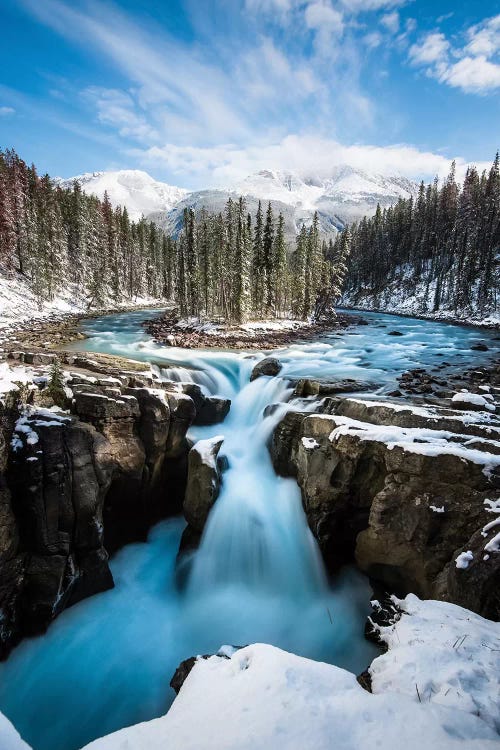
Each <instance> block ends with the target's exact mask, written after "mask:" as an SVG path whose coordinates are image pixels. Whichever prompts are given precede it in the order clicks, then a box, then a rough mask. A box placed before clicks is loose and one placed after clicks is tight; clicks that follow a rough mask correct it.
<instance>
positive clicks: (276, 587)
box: [0, 311, 499, 750]
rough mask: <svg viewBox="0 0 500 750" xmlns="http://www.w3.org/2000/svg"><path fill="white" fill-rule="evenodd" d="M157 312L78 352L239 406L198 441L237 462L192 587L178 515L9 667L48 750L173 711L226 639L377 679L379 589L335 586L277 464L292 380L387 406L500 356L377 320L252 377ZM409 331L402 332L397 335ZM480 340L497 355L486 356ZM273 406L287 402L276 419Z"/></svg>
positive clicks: (196, 561)
mask: <svg viewBox="0 0 500 750" xmlns="http://www.w3.org/2000/svg"><path fill="white" fill-rule="evenodd" d="M151 314H152V312H151V311H142V312H139V313H138V312H133V313H121V314H119V315H111V316H105V317H102V318H96V319H93V320H90V321H87V322H86V323H85V324H84V326H83V328H84V331H85V332H86V333H87V334H88V337H89V338H87V339H86V340H85V341H83V342H76V343H75V344H74V345H73V346H74V348H75V349H80V350H84V351H88V352H92V351H94V352H107V353H112V354H119V355H123V356H126V357H129V358H132V359H137V360H141V361H148V362H151V363H152V364H153V368H154V371H155V373H156V375H157V376H158V378H166V379H175V380H179V381H186V380H187V381H191V382H196V383H199V384H200V385H201V386H202V387H203V388H204V389H206V391H207V392H209V393H211V394H214V395H215V394H216V395H220V396H224V397H226V398H231V400H232V406H231V410H230V413H229V415H228V417H227V418H226V420H225V421H224V422H223V423H222V424H218V425H215V426H211V427H203V428H200V427H198V428H192V429H191V431H190V433H189V436H190V437H191V438H192V439H194V440H196V439H199V438H206V437H212V436H215V435H223V436H224V443H223V446H222V449H221V454H222V455H223V456H225V457H226V458H227V465H228V468H227V469H226V471H225V473H224V478H223V484H222V490H221V494H220V496H219V499H218V500H217V502H216V504H215V506H214V508H213V510H212V512H211V515H210V518H209V521H208V523H207V526H206V529H205V533H204V535H203V538H202V542H201V546H200V548H199V550H198V551H197V552H196V553H194V554H193V555H192V557H191V558H190V559H188V560H186V561H185V562H184V565H185V566H188V567H189V577H188V583H187V584H185V585H184V586H179V580H180V579H182V578H184V577H183V576H179V571H178V570H177V569H176V555H177V552H178V548H179V541H180V537H181V534H182V531H183V528H184V526H185V523H184V521H183V520H182V519H180V518H175V519H169V520H166V521H163V522H161V523H159V524H158V525H157V526H155V527H154V528H153V529H152V530H151V533H150V535H149V539H148V541H147V542H146V543H139V544H131V545H128V546H127V547H125V548H123V549H122V550H121V551H120V552H119V553H118V554H116V556H115V557H114V559H113V560H112V563H111V567H112V571H113V576H114V580H115V584H116V586H115V588H114V589H113V590H111V591H107V592H105V593H103V594H99V595H97V596H94V597H92V598H90V599H87V600H85V601H83V602H81V603H80V604H78V605H76V606H74V607H72V608H71V609H69V610H67V611H66V612H64V613H63V614H62V615H61V616H60V617H59V618H58V619H57V620H56V621H55V622H54V624H53V625H52V626H51V627H50V629H49V631H48V632H47V633H46V634H45V635H43V636H41V637H38V638H33V639H30V640H26V641H24V642H23V643H22V644H21V645H20V646H18V647H17V648H16V649H15V651H14V652H13V654H12V655H11V656H10V658H9V659H8V661H7V662H5V663H4V664H1V665H0V710H1V711H2V712H4V713H5V714H6V715H7V716H8V718H9V719H10V720H11V721H12V722H13V723H14V725H15V726H16V728H17V729H18V730H19V731H20V733H21V735H22V736H23V737H24V739H26V741H27V742H28V743H30V744H31V745H32V747H33V748H34V750H76V749H77V748H79V747H81V746H83V745H84V744H86V743H87V742H89V741H90V740H92V739H94V738H95V737H98V736H102V735H105V734H107V733H109V732H111V731H114V730H116V729H118V728H121V727H123V726H127V725H130V724H134V723H137V722H139V721H144V720H148V719H151V718H153V717H156V716H159V715H161V714H162V713H165V711H166V710H167V709H168V706H169V705H170V703H171V701H172V699H173V697H174V695H173V691H172V690H171V688H170V687H169V681H170V678H171V676H172V674H173V672H174V671H175V668H176V667H177V665H178V664H179V662H180V661H181V660H182V659H185V658H187V657H189V656H192V655H195V654H203V653H213V652H215V651H217V650H218V649H219V647H220V646H222V645H224V644H233V645H245V644H248V643H255V642H259V641H262V642H266V643H272V644H274V645H276V646H279V647H281V648H284V649H287V650H290V651H293V652H295V653H297V654H301V655H304V656H307V657H311V658H313V659H319V660H322V661H327V662H330V663H333V664H337V665H339V666H342V667H345V668H347V669H350V670H351V671H353V672H356V673H359V672H361V671H363V670H364V669H365V668H366V666H367V665H368V663H369V662H370V661H371V660H372V659H373V657H374V656H375V655H376V653H377V651H376V649H375V647H374V646H373V645H371V644H370V643H368V642H367V641H366V640H365V639H364V637H363V628H364V621H365V618H366V615H367V613H368V609H369V607H368V603H369V599H370V595H371V588H370V586H369V583H368V581H367V580H366V579H365V578H364V577H363V576H361V575H360V574H359V573H358V572H357V571H355V570H354V569H345V570H344V571H342V572H341V573H340V575H339V576H337V577H336V578H335V580H333V581H330V580H328V579H327V577H326V574H325V571H324V569H323V565H322V561H321V559H320V555H319V552H318V549H317V546H316V543H315V541H314V539H313V537H312V535H311V533H310V531H309V529H308V527H307V523H306V519H305V515H304V513H303V510H302V506H301V500H300V492H299V489H298V487H297V485H296V483H295V482H294V481H293V480H290V479H283V478H280V477H277V476H276V475H275V473H274V471H273V468H272V465H271V461H270V458H269V455H268V450H267V441H268V438H269V436H270V434H271V432H272V430H273V429H274V426H275V425H276V423H277V421H278V420H279V419H280V418H281V416H282V415H283V414H284V413H285V411H286V409H289V408H299V407H300V408H304V404H303V403H302V404H299V403H294V402H290V395H291V389H290V387H289V383H288V380H287V378H296V377H305V376H309V377H318V376H320V377H322V378H329V377H331V378H332V379H337V378H355V379H360V380H364V381H370V382H372V383H376V384H377V386H378V390H377V391H376V392H375V393H374V394H373V393H372V395H375V396H376V397H380V394H383V393H384V392H387V391H389V390H391V389H393V388H394V387H395V385H396V382H395V379H396V377H397V375H398V374H400V373H401V372H403V371H404V370H407V369H410V368H415V367H425V368H429V369H430V368H432V367H436V366H438V365H439V364H440V363H443V362H447V363H449V364H450V365H451V366H453V367H456V368H458V369H465V368H466V367H472V366H474V364H475V363H477V364H479V363H481V364H484V362H485V361H486V360H487V359H488V357H489V356H490V355H492V354H495V355H497V354H498V343H499V342H498V340H497V338H496V334H495V332H491V331H482V330H478V329H474V328H467V327H463V326H455V325H449V324H444V323H435V322H432V321H423V320H416V319H411V318H398V317H395V316H391V315H382V314H369V313H362V314H361V315H362V317H363V318H364V319H365V320H366V321H367V323H368V325H363V326H353V327H352V328H350V329H348V330H347V331H340V332H337V331H335V332H332V333H331V334H324V335H322V336H321V338H320V339H318V340H317V341H315V342H311V343H307V344H298V345H293V346H289V347H287V348H286V349H283V350H281V351H278V352H273V354H275V355H276V356H277V357H279V359H280V360H281V361H282V363H283V370H282V372H281V373H280V377H279V378H265V377H263V378H259V379H258V380H255V381H254V382H252V383H250V373H251V370H252V368H253V366H254V365H255V363H256V361H257V359H258V358H260V357H261V356H262V355H258V354H257V355H256V354H255V353H251V354H249V353H245V352H234V351H220V350H217V351H216V350H206V351H205V350H183V349H176V348H165V347H161V346H159V345H156V344H155V343H154V342H153V341H152V340H151V338H150V337H149V336H148V335H147V334H146V332H145V331H144V329H143V328H142V327H141V325H140V324H141V322H142V321H143V320H144V319H145V318H147V317H151ZM394 330H397V331H398V332H400V333H401V334H402V335H400V336H390V335H388V334H389V332H391V331H394ZM479 341H481V342H484V343H486V344H487V345H488V347H489V351H488V352H477V351H474V350H472V349H471V346H473V345H474V344H476V343H478V342H479ZM269 404H278V407H277V409H276V410H274V412H273V414H272V415H271V416H268V417H264V410H265V407H266V406H268V405H269Z"/></svg>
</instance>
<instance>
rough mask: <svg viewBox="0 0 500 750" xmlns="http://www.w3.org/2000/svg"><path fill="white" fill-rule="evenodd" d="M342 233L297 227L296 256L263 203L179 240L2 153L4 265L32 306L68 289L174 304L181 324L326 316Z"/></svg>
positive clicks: (200, 223) (235, 209) (203, 219)
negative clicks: (333, 236)
mask: <svg viewBox="0 0 500 750" xmlns="http://www.w3.org/2000/svg"><path fill="white" fill-rule="evenodd" d="M349 244H350V235H349V232H345V233H342V235H341V236H339V237H338V238H337V240H336V241H335V243H334V242H332V241H330V242H329V243H328V244H327V243H326V242H324V241H322V240H321V238H320V234H319V230H318V217H317V216H315V217H314V219H313V221H312V224H311V226H310V227H308V228H306V227H305V226H302V228H301V229H300V231H299V233H298V235H297V239H296V244H295V247H294V248H293V249H292V248H289V247H288V244H287V242H286V238H285V222H284V218H283V216H282V215H281V214H279V215H278V216H277V217H275V216H274V215H273V209H272V206H271V204H270V203H269V205H268V206H267V210H266V212H265V215H264V211H263V208H262V206H261V204H260V203H259V207H258V210H257V212H256V215H255V216H253V217H252V216H251V215H250V214H249V213H248V212H247V209H246V205H245V201H244V199H243V198H240V199H239V201H233V200H232V199H229V200H228V202H227V205H226V207H225V211H224V212H223V213H220V214H216V215H211V214H208V213H207V212H205V211H202V212H201V214H200V215H199V216H195V214H194V212H193V211H192V210H189V209H187V210H186V211H185V212H184V222H183V228H182V231H181V232H180V235H179V237H177V238H174V237H171V236H168V235H167V234H166V233H164V232H163V231H162V229H161V228H160V227H158V226H157V225H155V224H154V223H152V222H149V221H147V220H146V219H140V220H139V221H136V222H134V221H131V220H130V219H129V216H128V212H127V209H126V208H125V207H123V208H120V207H117V208H113V207H112V205H111V203H110V201H109V199H108V196H107V195H106V194H105V196H104V199H103V200H102V201H101V200H99V199H98V198H96V197H95V196H92V195H86V194H85V193H83V192H82V190H81V187H80V185H79V184H78V182H75V183H74V185H73V187H72V188H69V189H68V188H61V187H60V186H59V185H57V184H56V183H55V182H54V181H53V180H51V179H50V177H49V176H48V175H44V176H39V175H38V173H37V170H36V168H35V167H34V166H33V165H32V166H28V165H27V164H26V163H25V162H24V161H23V160H22V159H21V158H20V157H19V156H18V155H17V154H16V153H15V152H14V151H12V150H6V151H0V265H1V267H2V269H3V270H4V272H6V273H10V274H12V275H13V274H14V273H18V274H21V275H22V276H23V277H24V278H25V279H26V280H27V281H29V283H30V285H31V287H32V289H33V290H34V292H35V294H36V296H37V298H38V299H39V300H40V301H41V302H43V301H51V300H53V299H54V298H55V297H57V296H58V294H60V293H61V290H63V289H68V285H71V289H72V292H73V293H74V296H75V297H76V298H84V299H86V302H87V306H88V307H89V308H93V307H94V308H96V307H99V306H102V305H105V304H113V303H114V302H116V303H118V302H121V301H126V300H130V301H132V300H135V299H137V298H141V297H148V298H150V299H151V298H154V299H156V300H160V299H164V300H169V301H173V302H175V303H176V304H177V306H178V308H179V312H180V315H181V316H183V317H187V316H196V317H208V318H213V317H215V316H222V317H223V318H224V319H225V320H227V321H231V322H236V323H239V322H243V321H244V320H246V319H249V318H261V317H282V316H284V315H293V316H294V317H296V318H301V319H305V318H308V317H310V316H311V315H314V316H315V317H316V318H325V317H327V316H329V315H332V314H333V302H334V301H335V300H336V298H337V297H338V296H339V294H340V289H341V286H342V282H343V278H344V275H345V272H346V259H347V256H348V254H349Z"/></svg>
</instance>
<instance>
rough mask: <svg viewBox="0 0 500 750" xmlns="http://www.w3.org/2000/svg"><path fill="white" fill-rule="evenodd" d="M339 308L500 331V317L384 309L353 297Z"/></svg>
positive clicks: (399, 306) (394, 307) (396, 307)
mask: <svg viewBox="0 0 500 750" xmlns="http://www.w3.org/2000/svg"><path fill="white" fill-rule="evenodd" d="M339 307H341V308H342V310H347V311H350V310H352V311H355V312H365V313H380V314H382V315H397V316H398V318H416V319H417V320H433V321H436V322H438V323H450V324H451V325H457V326H468V327H471V328H482V329H486V330H494V331H497V330H498V331H500V315H490V316H488V317H486V318H484V317H481V316H478V317H474V316H473V315H466V314H465V313H464V315H463V316H462V317H460V315H457V314H456V313H452V312H450V311H447V310H439V311H437V312H423V311H422V310H421V309H419V308H418V307H416V308H415V309H413V308H412V306H411V305H408V306H407V305H404V304H399V303H396V304H394V305H392V304H391V303H390V302H389V303H388V304H387V305H386V306H383V307H380V306H379V304H378V303H375V302H374V301H373V300H372V302H371V303H370V302H367V303H366V304H363V303H361V302H359V301H357V300H356V299H355V298H352V297H346V296H345V295H344V297H342V299H341V301H340V303H339Z"/></svg>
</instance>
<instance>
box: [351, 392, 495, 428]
mask: <svg viewBox="0 0 500 750" xmlns="http://www.w3.org/2000/svg"><path fill="white" fill-rule="evenodd" d="M471 395H473V394H471ZM348 400H349V401H353V402H354V403H357V404H363V405H364V406H366V408H367V409H370V408H371V407H377V406H380V407H384V408H386V409H391V410H392V411H395V412H405V411H406V412H411V413H412V414H415V416H418V417H425V418H426V419H436V420H437V419H442V418H443V417H447V416H449V417H451V418H452V419H454V420H460V421H461V422H463V423H464V424H465V425H470V424H477V423H486V422H487V423H490V424H491V423H492V422H495V423H496V420H495V417H494V415H492V414H483V413H478V412H476V411H466V412H463V411H460V412H458V411H454V410H453V411H449V412H448V413H446V412H444V411H443V407H440V408H439V410H437V409H433V408H432V407H425V406H415V405H414V404H411V403H404V404H401V403H399V404H397V403H393V402H392V401H375V400H373V399H369V400H368V399H362V398H352V397H351V398H349V399H348Z"/></svg>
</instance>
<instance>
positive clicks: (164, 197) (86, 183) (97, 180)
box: [56, 169, 188, 219]
mask: <svg viewBox="0 0 500 750" xmlns="http://www.w3.org/2000/svg"><path fill="white" fill-rule="evenodd" d="M75 180H78V182H79V183H80V185H81V187H82V190H84V192H86V193H89V194H92V195H95V196H97V197H98V198H100V199H101V200H102V199H103V198H104V193H105V192H107V194H108V197H109V200H110V201H111V203H112V204H113V206H126V208H127V211H128V212H129V215H130V218H131V219H139V218H140V217H141V216H143V215H144V216H147V215H148V214H150V213H152V212H153V211H160V210H161V211H168V210H170V209H171V208H173V206H175V204H176V203H178V202H179V201H180V200H182V198H184V196H185V195H186V193H187V192H188V191H187V190H184V188H179V187H175V186H173V185H168V184H167V183H166V182H158V181H157V180H154V179H153V178H152V177H151V175H149V174H148V173H147V172H142V171H141V170H139V169H121V170H119V171H116V172H86V173H85V174H81V175H77V176H76V177H70V178H69V179H62V178H57V179H56V181H57V182H58V184H59V185H61V187H71V186H72V185H73V182H74V181H75Z"/></svg>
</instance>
